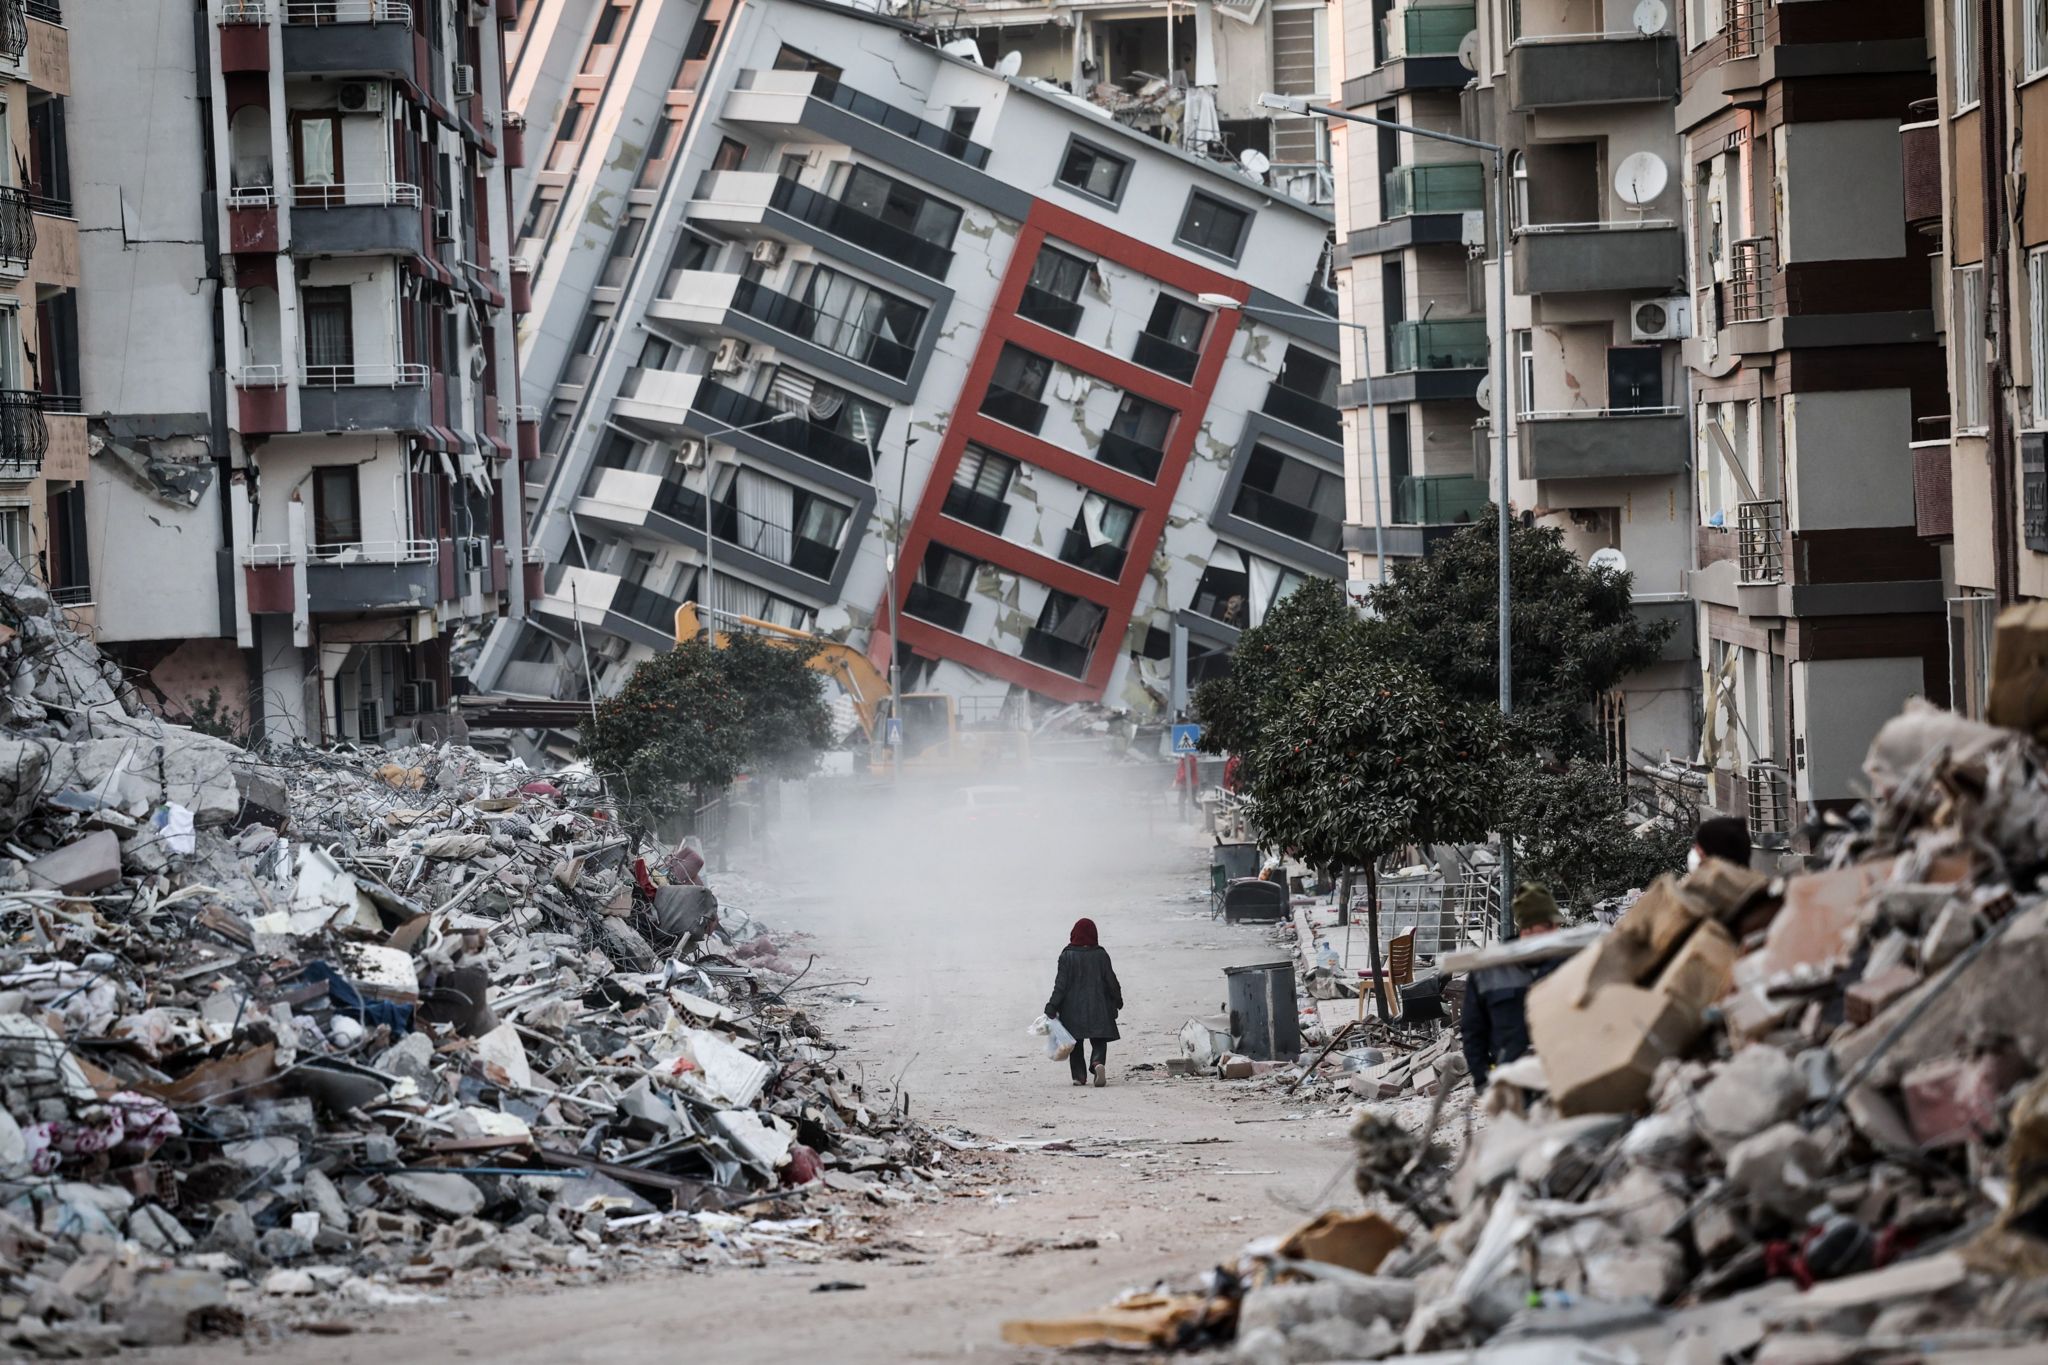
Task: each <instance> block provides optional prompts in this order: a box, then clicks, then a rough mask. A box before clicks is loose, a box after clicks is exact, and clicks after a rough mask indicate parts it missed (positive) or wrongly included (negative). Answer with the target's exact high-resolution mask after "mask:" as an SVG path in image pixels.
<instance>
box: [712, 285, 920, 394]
mask: <svg viewBox="0 0 2048 1365" xmlns="http://www.w3.org/2000/svg"><path fill="white" fill-rule="evenodd" d="M732 306H733V307H734V308H736V309H738V310H739V311H740V312H742V313H745V314H746V315H747V316H748V317H751V318H759V319H760V320H761V321H763V322H765V323H767V324H768V325H769V326H770V327H773V328H775V329H776V330H777V331H782V332H787V333H789V334H790V335H791V336H795V337H801V338H803V339H804V340H805V341H809V342H813V343H815V344H816V345H819V346H822V347H824V348H825V349H826V350H828V351H831V352H832V353H833V354H835V355H842V356H845V357H846V358H847V359H848V360H851V361H853V362H855V363H856V364H860V365H865V366H867V367H868V368H869V369H871V370H879V371H881V372H882V373H883V374H886V375H888V376H889V377H891V378H892V379H901V378H903V377H904V376H905V375H907V374H909V373H910V362H911V360H912V359H913V358H914V357H915V356H916V354H917V350H916V347H915V345H914V344H912V345H905V344H904V343H902V342H900V341H897V340H896V339H894V338H893V337H886V336H883V335H882V334H881V333H880V332H877V331H875V330H874V329H873V328H871V327H868V326H866V325H865V324H863V323H860V322H857V321H855V320H854V319H852V318H843V317H840V316H838V315H837V314H834V313H828V312H826V311H825V310H824V309H822V308H819V307H817V306H816V305H814V304H809V303H806V302H804V301H803V300H802V299H794V298H791V297H790V296H789V295H787V294H779V293H777V292H776V291H775V290H773V289H770V288H768V287H767V286H765V285H762V284H757V283H756V282H754V281H753V280H741V281H740V282H739V284H738V285H737V286H736V287H735V288H734V289H733V294H732ZM821 334H822V335H823V336H824V338H825V339H823V340H821V339H820V336H821Z"/></svg>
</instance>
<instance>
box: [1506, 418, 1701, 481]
mask: <svg viewBox="0 0 2048 1365" xmlns="http://www.w3.org/2000/svg"><path fill="white" fill-rule="evenodd" d="M1521 435H1522V439H1521V451H1522V461H1521V469H1522V477H1523V478H1525V479H1537V480H1547V479H1629V478H1647V477H1654V476H1662V475H1669V474H1682V473H1684V472H1685V470H1686V466H1687V464H1688V463H1689V461H1690V458H1691V445H1692V438H1691V433H1690V432H1689V431H1688V430H1687V427H1686V419H1685V412H1684V410H1683V409H1682V408H1645V409H1639V410H1614V411H1606V412H1587V413H1578V412H1556V413H1550V412H1544V413H1525V414H1524V415H1523V416H1522V419H1521Z"/></svg>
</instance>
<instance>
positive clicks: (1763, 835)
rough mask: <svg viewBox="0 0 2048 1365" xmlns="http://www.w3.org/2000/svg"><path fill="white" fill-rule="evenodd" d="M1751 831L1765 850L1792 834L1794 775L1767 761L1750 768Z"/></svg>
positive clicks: (1764, 760)
mask: <svg viewBox="0 0 2048 1365" xmlns="http://www.w3.org/2000/svg"><path fill="white" fill-rule="evenodd" d="M1747 785H1748V787H1749V832H1750V833H1751V834H1752V835H1754V836H1756V838H1757V842H1758V843H1760V844H1762V845H1764V846H1765V847H1766V848H1770V847H1779V848H1782V847H1783V846H1784V843H1785V839H1786V836H1788V835H1790V834H1791V833H1792V774H1790V773H1788V772H1786V771H1785V770H1784V769H1783V768H1781V767H1779V766H1778V765H1777V764H1775V763H1772V762H1770V761H1769V760H1767V759H1758V760H1757V761H1755V762H1753V763H1751V764H1750V765H1749V782H1748V784H1747Z"/></svg>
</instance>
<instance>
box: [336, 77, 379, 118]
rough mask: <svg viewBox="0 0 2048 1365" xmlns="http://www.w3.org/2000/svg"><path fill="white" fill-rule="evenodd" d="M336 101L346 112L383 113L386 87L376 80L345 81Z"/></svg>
mask: <svg viewBox="0 0 2048 1365" xmlns="http://www.w3.org/2000/svg"><path fill="white" fill-rule="evenodd" d="M334 102H335V104H336V105H337V106H339V107H340V109H341V112H342V113H344V114H381V113H383V112H384V87H383V86H381V85H379V84H377V83H376V82H375V81H343V82H342V83H341V91H340V93H339V94H338V95H337V96H336V97H335V101H334Z"/></svg>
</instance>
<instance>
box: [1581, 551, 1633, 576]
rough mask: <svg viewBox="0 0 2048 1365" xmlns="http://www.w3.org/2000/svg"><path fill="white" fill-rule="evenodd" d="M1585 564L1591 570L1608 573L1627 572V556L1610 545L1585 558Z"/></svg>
mask: <svg viewBox="0 0 2048 1365" xmlns="http://www.w3.org/2000/svg"><path fill="white" fill-rule="evenodd" d="M1586 563H1587V565H1588V566H1589V567H1591V568H1595V569H1605V570H1607V571H1608V572H1609V573H1627V572H1628V556H1626V555H1624V554H1623V553H1622V552H1621V551H1619V550H1617V549H1615V548H1614V547H1613V546H1612V545H1608V546H1605V547H1603V548H1601V549H1598V550H1595V551H1593V553H1592V554H1590V555H1588V556H1587V557H1586Z"/></svg>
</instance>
